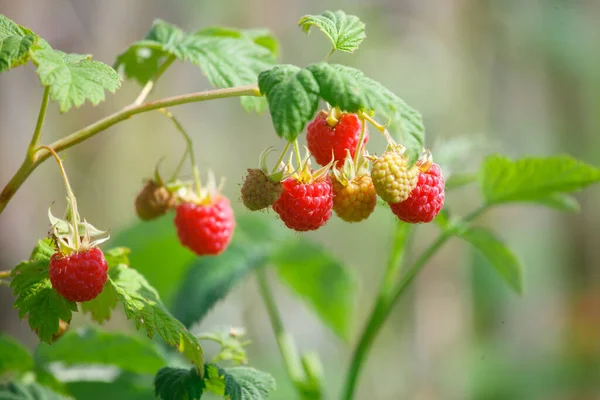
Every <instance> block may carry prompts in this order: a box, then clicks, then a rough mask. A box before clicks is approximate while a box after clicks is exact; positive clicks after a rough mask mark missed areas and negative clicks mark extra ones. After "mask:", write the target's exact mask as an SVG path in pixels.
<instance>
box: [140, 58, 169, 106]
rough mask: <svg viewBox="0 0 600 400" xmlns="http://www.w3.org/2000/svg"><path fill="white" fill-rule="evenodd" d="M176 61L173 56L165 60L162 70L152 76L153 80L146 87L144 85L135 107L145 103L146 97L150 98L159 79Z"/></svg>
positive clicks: (159, 69)
mask: <svg viewBox="0 0 600 400" xmlns="http://www.w3.org/2000/svg"><path fill="white" fill-rule="evenodd" d="M175 59H176V57H175V56H173V55H171V56H169V58H167V59H166V60H165V62H164V63H162V65H161V66H160V68H158V70H157V71H156V72H155V73H154V75H153V76H152V79H150V80H149V81H148V82H146V85H144V87H143V89H142V91H141V92H140V95H139V96H138V97H137V99H135V101H134V102H133V104H134V105H136V106H138V105H140V104H142V103H143V102H144V100H146V97H148V95H149V94H150V92H152V89H154V85H155V84H156V81H157V80H158V78H160V77H161V76H162V74H164V72H165V71H166V70H167V68H169V67H170V66H171V64H173V62H174V61H175Z"/></svg>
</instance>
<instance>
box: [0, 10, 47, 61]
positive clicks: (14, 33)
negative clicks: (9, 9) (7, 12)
mask: <svg viewBox="0 0 600 400" xmlns="http://www.w3.org/2000/svg"><path fill="white" fill-rule="evenodd" d="M37 39H38V37H37V35H36V34H34V33H33V32H31V31H30V30H29V29H27V28H24V27H22V26H20V25H18V24H16V23H14V22H13V21H11V20H10V19H9V18H7V17H5V16H4V15H2V14H0V72H3V71H8V70H9V69H11V68H15V67H18V66H20V65H24V64H26V63H27V62H28V61H29V59H30V58H31V55H30V53H29V49H30V48H31V46H33V45H34V44H35V42H36V41H37Z"/></svg>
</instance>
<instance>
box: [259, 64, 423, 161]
mask: <svg viewBox="0 0 600 400" xmlns="http://www.w3.org/2000/svg"><path fill="white" fill-rule="evenodd" d="M306 69H307V70H308V71H310V72H311V73H312V75H313V76H314V78H315V80H316V82H317V84H318V85H319V94H320V96H321V98H322V99H323V100H325V101H327V102H328V103H329V104H330V105H331V106H334V107H336V106H337V107H339V108H340V109H342V110H343V111H348V112H357V111H367V112H370V111H374V112H375V113H376V116H378V117H380V119H381V123H383V124H388V122H389V126H388V129H389V131H390V132H391V133H392V135H393V136H394V139H396V140H397V141H398V142H399V143H400V144H402V145H404V146H405V147H406V148H407V153H406V154H407V156H408V157H409V159H410V161H411V162H415V161H416V160H417V158H418V157H419V155H420V154H421V153H422V151H423V144H424V142H425V127H424V125H423V118H422V117H421V114H420V113H419V112H418V111H417V110H415V109H414V108H412V107H410V106H409V105H408V104H406V102H405V101H404V100H402V99H401V98H400V97H398V96H396V95H395V94H394V93H392V92H391V91H390V90H388V89H386V88H385V87H384V86H383V85H381V84H380V83H379V82H376V81H374V80H373V79H370V78H368V77H367V76H365V74H363V73H362V72H361V71H359V70H357V69H355V68H351V67H347V66H345V65H339V64H329V63H318V64H312V65H309V66H308V67H307V68H306ZM267 98H268V96H267ZM269 107H271V103H269Z"/></svg>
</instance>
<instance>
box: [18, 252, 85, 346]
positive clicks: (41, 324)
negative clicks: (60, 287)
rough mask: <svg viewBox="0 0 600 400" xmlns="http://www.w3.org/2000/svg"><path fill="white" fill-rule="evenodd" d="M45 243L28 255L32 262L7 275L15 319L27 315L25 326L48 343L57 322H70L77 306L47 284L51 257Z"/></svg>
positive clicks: (57, 327)
mask: <svg viewBox="0 0 600 400" xmlns="http://www.w3.org/2000/svg"><path fill="white" fill-rule="evenodd" d="M49 249H50V247H49V243H48V241H40V242H38V246H37V247H36V249H34V251H33V253H32V258H34V259H35V260H34V261H23V262H22V263H20V264H19V265H18V266H17V267H15V268H14V269H13V270H12V272H11V277H12V281H11V283H10V287H11V288H12V289H13V295H14V296H15V297H16V300H15V302H14V307H15V308H18V309H19V318H24V317H25V315H27V316H28V320H29V326H30V327H31V329H32V330H37V331H38V332H37V333H38V336H39V338H40V340H42V341H44V342H47V343H51V342H52V336H53V335H54V334H56V333H58V331H59V320H61V319H62V320H63V321H65V322H69V321H71V316H72V312H73V311H77V304H76V303H74V302H72V301H69V300H67V299H65V298H64V297H62V296H61V295H59V294H58V293H57V292H56V291H55V290H54V289H53V288H52V284H51V283H50V278H49V276H48V266H49V264H50V258H49V257H48V254H51V252H50V250H49Z"/></svg>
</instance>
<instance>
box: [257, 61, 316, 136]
mask: <svg viewBox="0 0 600 400" xmlns="http://www.w3.org/2000/svg"><path fill="white" fill-rule="evenodd" d="M258 87H259V89H260V92H261V93H262V94H264V95H266V97H267V102H268V103H269V112H270V113H271V119H272V120H273V126H274V127H275V131H276V132H277V134H278V135H279V136H280V137H282V138H284V139H286V140H288V141H289V140H294V139H295V138H296V137H298V134H299V133H300V132H301V131H302V130H303V129H304V126H305V125H306V123H307V122H308V121H309V120H310V119H311V118H312V117H313V116H314V115H315V113H316V112H317V107H318V106H319V84H318V83H317V81H316V80H315V78H314V76H313V75H312V73H310V71H307V70H305V69H300V68H298V67H296V66H294V65H278V66H276V67H274V68H271V69H269V70H267V71H264V72H261V74H260V75H259V76H258Z"/></svg>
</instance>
